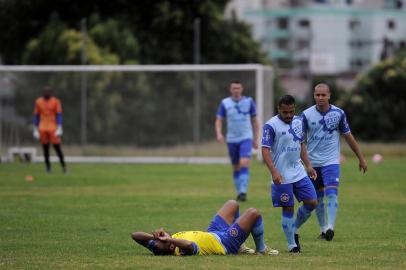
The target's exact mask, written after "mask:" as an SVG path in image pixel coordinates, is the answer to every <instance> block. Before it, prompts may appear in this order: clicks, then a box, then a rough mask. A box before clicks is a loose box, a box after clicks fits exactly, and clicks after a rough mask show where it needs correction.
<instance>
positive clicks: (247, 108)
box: [217, 96, 257, 143]
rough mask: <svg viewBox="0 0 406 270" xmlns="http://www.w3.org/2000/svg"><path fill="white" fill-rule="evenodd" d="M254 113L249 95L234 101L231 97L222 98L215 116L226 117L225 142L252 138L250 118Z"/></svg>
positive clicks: (254, 108) (253, 106) (255, 110)
mask: <svg viewBox="0 0 406 270" xmlns="http://www.w3.org/2000/svg"><path fill="white" fill-rule="evenodd" d="M256 115H257V109H256V106H255V102H254V100H253V99H252V98H250V97H245V96H242V97H241V99H240V100H239V101H235V100H233V99H232V98H231V97H227V98H225V99H223V100H222V101H221V104H220V106H219V108H218V110H217V117H219V118H222V119H224V118H227V136H226V140H227V142H229V143H233V142H241V141H243V140H246V139H252V138H253V133H252V125H251V118H252V117H255V116H256Z"/></svg>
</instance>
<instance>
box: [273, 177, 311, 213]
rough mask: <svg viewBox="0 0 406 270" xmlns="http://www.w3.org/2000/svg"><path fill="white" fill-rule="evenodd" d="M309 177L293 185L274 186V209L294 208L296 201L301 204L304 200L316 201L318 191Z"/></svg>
mask: <svg viewBox="0 0 406 270" xmlns="http://www.w3.org/2000/svg"><path fill="white" fill-rule="evenodd" d="M311 182H312V181H311V180H310V178H309V177H308V176H306V177H305V178H303V179H301V180H299V181H297V182H295V183H291V184H281V185H275V184H272V204H273V206H274V207H282V206H294V205H295V199H294V197H293V195H295V197H296V199H297V200H298V201H299V202H301V201H304V200H316V199H317V195H316V190H315V189H314V186H313V184H312V183H311Z"/></svg>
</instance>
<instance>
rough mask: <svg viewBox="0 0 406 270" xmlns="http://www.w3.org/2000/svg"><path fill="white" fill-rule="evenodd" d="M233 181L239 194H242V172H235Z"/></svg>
mask: <svg viewBox="0 0 406 270" xmlns="http://www.w3.org/2000/svg"><path fill="white" fill-rule="evenodd" d="M233 180H234V186H235V190H237V194H240V171H239V170H238V171H233Z"/></svg>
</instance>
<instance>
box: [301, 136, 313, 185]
mask: <svg viewBox="0 0 406 270" xmlns="http://www.w3.org/2000/svg"><path fill="white" fill-rule="evenodd" d="M300 159H301V160H302V161H303V164H304V166H305V168H306V171H307V173H308V174H309V176H310V178H312V179H316V178H317V172H316V170H315V169H314V168H313V167H312V164H311V163H310V160H309V156H308V155H307V147H306V144H305V143H304V142H302V143H301V144H300Z"/></svg>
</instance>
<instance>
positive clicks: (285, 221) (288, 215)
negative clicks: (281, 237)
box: [282, 210, 297, 250]
mask: <svg viewBox="0 0 406 270" xmlns="http://www.w3.org/2000/svg"><path fill="white" fill-rule="evenodd" d="M282 229H283V232H284V233H285V238H286V240H287V241H288V249H289V250H291V249H292V248H294V247H296V246H297V245H296V242H295V219H294V218H293V212H291V211H284V210H282Z"/></svg>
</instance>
